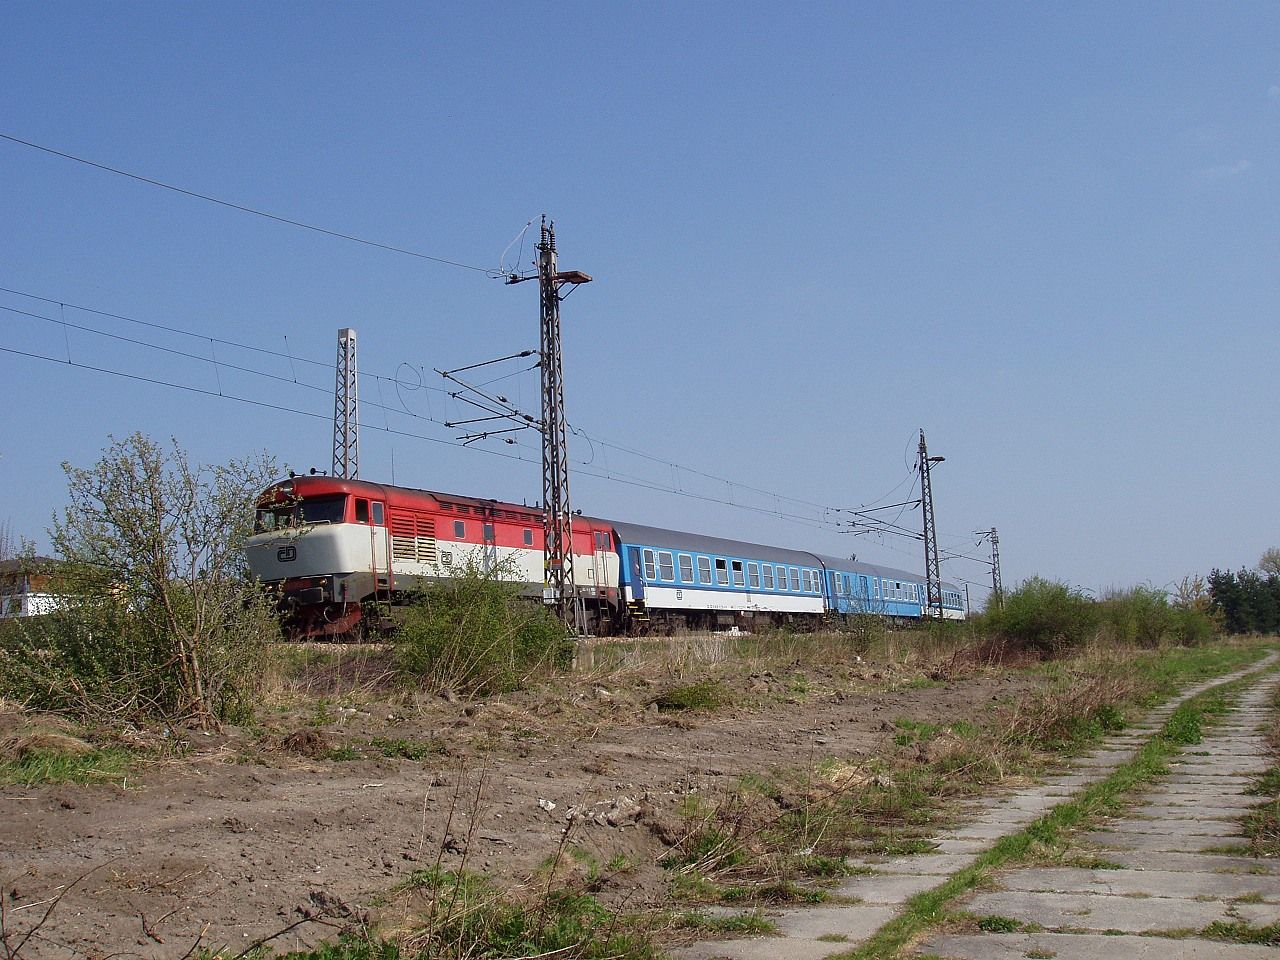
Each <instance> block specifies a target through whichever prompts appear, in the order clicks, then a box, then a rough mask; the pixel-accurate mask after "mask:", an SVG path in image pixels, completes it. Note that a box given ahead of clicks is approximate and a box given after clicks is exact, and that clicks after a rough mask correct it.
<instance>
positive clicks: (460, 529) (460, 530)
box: [453, 520, 467, 540]
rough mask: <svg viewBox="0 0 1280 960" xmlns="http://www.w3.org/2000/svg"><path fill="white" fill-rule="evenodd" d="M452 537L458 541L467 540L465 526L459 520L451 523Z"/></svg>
mask: <svg viewBox="0 0 1280 960" xmlns="http://www.w3.org/2000/svg"><path fill="white" fill-rule="evenodd" d="M453 535H454V536H455V537H457V538H458V539H459V540H465V539H466V538H467V525H466V524H465V523H464V522H463V521H461V520H455V521H453Z"/></svg>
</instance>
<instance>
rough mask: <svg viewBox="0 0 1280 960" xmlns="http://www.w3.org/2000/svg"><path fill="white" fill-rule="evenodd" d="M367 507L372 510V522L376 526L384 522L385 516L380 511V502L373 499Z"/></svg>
mask: <svg viewBox="0 0 1280 960" xmlns="http://www.w3.org/2000/svg"><path fill="white" fill-rule="evenodd" d="M369 509H370V510H372V511H373V522H374V524H376V525H377V526H379V527H380V526H382V525H383V524H384V523H385V522H386V518H385V516H384V515H383V512H382V502H381V501H380V500H375V501H373V502H372V503H370V504H369Z"/></svg>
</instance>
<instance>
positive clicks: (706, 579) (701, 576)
mask: <svg viewBox="0 0 1280 960" xmlns="http://www.w3.org/2000/svg"><path fill="white" fill-rule="evenodd" d="M698 582H699V583H710V582H711V558H710V557H699V558H698Z"/></svg>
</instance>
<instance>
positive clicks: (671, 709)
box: [650, 680, 729, 713]
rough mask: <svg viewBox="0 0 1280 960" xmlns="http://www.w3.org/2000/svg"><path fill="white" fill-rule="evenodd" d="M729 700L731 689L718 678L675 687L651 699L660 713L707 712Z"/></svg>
mask: <svg viewBox="0 0 1280 960" xmlns="http://www.w3.org/2000/svg"><path fill="white" fill-rule="evenodd" d="M728 702H729V691H728V690H726V689H725V687H724V684H722V683H720V682H718V681H716V680H703V681H701V682H699V683H688V684H685V685H684V686H680V687H673V688H672V689H670V690H668V691H667V692H666V693H663V694H660V695H659V696H656V697H654V698H653V700H651V701H650V703H652V704H654V705H655V706H656V707H657V708H658V712H659V713H676V712H681V711H698V712H705V711H710V710H715V709H716V708H718V707H721V706H723V705H724V704H726V703H728Z"/></svg>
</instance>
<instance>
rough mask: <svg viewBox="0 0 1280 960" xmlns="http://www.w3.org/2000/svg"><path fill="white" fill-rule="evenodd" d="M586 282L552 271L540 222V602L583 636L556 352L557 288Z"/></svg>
mask: <svg viewBox="0 0 1280 960" xmlns="http://www.w3.org/2000/svg"><path fill="white" fill-rule="evenodd" d="M590 280H591V278H590V277H589V276H587V275H586V274H585V273H581V272H578V271H567V272H563V273H562V272H559V271H558V270H557V269H556V232H555V224H554V223H552V224H548V223H547V218H546V217H545V216H544V217H543V218H542V240H541V242H540V243H539V244H538V289H539V292H540V294H541V298H540V299H541V307H542V311H541V312H542V322H541V328H542V335H541V367H542V506H543V517H542V532H543V538H544V543H545V548H544V554H543V556H544V560H543V563H544V574H545V590H546V594H545V598H546V600H547V601H548V602H549V603H550V604H551V605H553V606H554V607H555V608H556V613H557V614H558V615H559V617H560V619H561V620H562V621H563V622H564V624H565V626H567V627H569V628H570V629H571V630H576V631H577V632H579V633H583V632H585V631H586V616H585V612H584V610H583V606H582V600H581V598H580V597H579V596H578V590H577V583H576V582H575V580H574V572H573V509H572V507H571V505H570V501H569V445H568V437H567V428H566V425H565V416H564V371H563V367H562V365H561V352H560V300H561V297H560V287H561V286H562V285H564V284H578V283H587V282H589V281H590Z"/></svg>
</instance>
